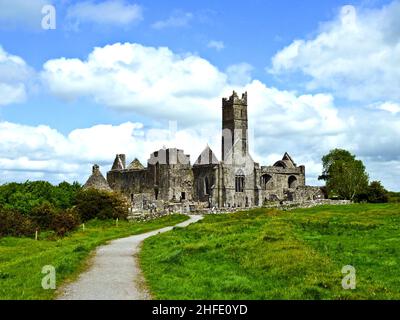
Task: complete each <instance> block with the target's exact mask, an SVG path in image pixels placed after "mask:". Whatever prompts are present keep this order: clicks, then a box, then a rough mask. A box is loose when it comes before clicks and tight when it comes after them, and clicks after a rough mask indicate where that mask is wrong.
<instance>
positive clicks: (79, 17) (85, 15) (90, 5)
mask: <svg viewBox="0 0 400 320" xmlns="http://www.w3.org/2000/svg"><path fill="white" fill-rule="evenodd" d="M66 17H67V20H69V21H70V22H72V24H73V25H75V27H78V26H79V24H81V23H96V24H106V25H113V26H126V25H130V24H132V23H136V22H138V21H140V20H142V19H143V16H142V8H141V7H140V6H139V5H137V4H130V3H129V2H127V1H125V0H107V1H103V2H94V1H82V2H78V3H76V4H74V5H71V6H70V7H69V8H68V10H67V15H66Z"/></svg>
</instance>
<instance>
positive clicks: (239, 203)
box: [85, 92, 324, 211]
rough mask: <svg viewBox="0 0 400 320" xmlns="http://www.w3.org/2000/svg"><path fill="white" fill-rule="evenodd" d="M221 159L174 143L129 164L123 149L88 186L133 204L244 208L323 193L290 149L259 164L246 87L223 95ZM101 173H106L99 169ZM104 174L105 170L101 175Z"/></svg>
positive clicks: (138, 206)
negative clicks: (250, 128)
mask: <svg viewBox="0 0 400 320" xmlns="http://www.w3.org/2000/svg"><path fill="white" fill-rule="evenodd" d="M221 138H222V144H221V145H222V150H221V156H222V160H221V161H219V160H218V158H217V157H216V155H215V154H214V152H213V151H212V150H211V149H210V147H209V146H207V147H206V148H205V149H204V151H203V152H202V153H201V154H200V156H199V157H198V159H197V160H196V161H195V163H194V164H193V166H192V165H191V164H190V156H189V155H186V154H184V151H183V150H179V149H174V148H169V149H161V150H158V151H155V152H153V153H152V154H151V155H150V159H149V160H148V161H147V166H146V167H144V166H143V165H142V164H141V163H140V162H139V160H137V159H135V160H133V161H132V162H131V163H130V164H129V165H128V166H127V165H126V159H125V155H124V154H119V155H117V156H116V158H115V160H114V163H113V166H112V168H111V170H110V171H109V172H107V181H105V179H104V178H103V179H104V180H103V179H101V178H99V177H98V174H99V170H98V167H96V169H95V170H94V171H93V172H94V174H95V175H96V177H97V178H96V179H94V178H93V176H91V177H90V178H89V180H88V182H87V183H86V184H85V188H89V187H96V185H95V184H94V183H93V181H99V183H100V182H101V183H100V184H99V187H101V189H105V184H104V182H107V183H108V185H109V187H110V188H111V189H112V190H114V191H119V192H121V193H123V194H124V195H126V197H127V198H128V200H129V201H130V202H131V204H132V208H134V209H136V210H138V211H140V210H148V209H155V210H156V209H157V208H158V209H160V208H163V209H164V208H165V207H166V206H169V207H174V206H175V205H178V204H179V205H180V206H181V207H182V206H183V207H185V208H186V209H187V210H191V209H193V208H194V207H199V206H202V207H208V208H214V207H215V208H245V207H257V206H262V205H263V204H265V203H269V202H274V201H304V200H317V199H322V198H324V194H323V193H322V191H321V189H320V188H319V187H310V186H306V181H305V167H304V166H297V165H296V163H295V162H294V161H293V159H292V158H291V157H290V155H289V154H288V153H285V154H284V156H283V158H282V159H281V160H279V161H277V162H276V163H275V164H274V165H272V166H260V165H259V164H258V163H256V162H254V160H253V159H252V157H251V155H250V154H249V141H248V113H247V93H244V94H243V95H242V96H241V97H239V96H238V95H237V93H236V92H233V94H232V96H231V97H229V98H228V99H226V98H223V99H222V137H221ZM100 175H101V173H100ZM101 177H102V176H101ZM187 210H184V211H187Z"/></svg>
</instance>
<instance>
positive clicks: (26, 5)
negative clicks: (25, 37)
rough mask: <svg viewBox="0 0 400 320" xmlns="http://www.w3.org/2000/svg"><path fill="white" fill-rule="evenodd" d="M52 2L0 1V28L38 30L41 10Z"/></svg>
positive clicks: (39, 0)
mask: <svg viewBox="0 0 400 320" xmlns="http://www.w3.org/2000/svg"><path fill="white" fill-rule="evenodd" d="M52 3H53V1H52V0H29V1H27V0H12V1H10V0H0V28H2V29H4V28H6V29H10V28H31V29H34V30H39V29H40V28H41V23H42V18H43V15H42V8H43V6H45V5H49V4H52Z"/></svg>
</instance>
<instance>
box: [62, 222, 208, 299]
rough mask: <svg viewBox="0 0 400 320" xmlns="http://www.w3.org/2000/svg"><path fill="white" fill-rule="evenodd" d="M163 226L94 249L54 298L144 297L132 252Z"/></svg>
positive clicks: (147, 295)
mask: <svg viewBox="0 0 400 320" xmlns="http://www.w3.org/2000/svg"><path fill="white" fill-rule="evenodd" d="M201 219H202V216H190V219H189V220H186V221H184V222H182V223H180V224H177V225H176V226H177V227H186V226H188V225H189V224H191V223H194V222H197V221H199V220H201ZM172 228H173V227H166V228H162V229H159V230H155V231H151V232H148V233H143V234H138V235H135V236H130V237H127V238H121V239H117V240H113V241H111V242H110V243H109V244H107V245H104V246H101V247H99V248H97V249H96V252H95V255H94V257H93V259H92V260H91V265H90V267H89V269H88V270H87V271H85V272H83V273H82V274H81V275H80V276H79V278H78V279H77V280H76V281H75V282H73V283H70V284H68V285H66V286H64V287H62V288H60V290H59V294H58V297H57V299H58V300H146V299H150V298H151V297H150V295H149V293H148V292H146V290H145V289H144V285H143V283H144V279H143V276H142V275H141V271H140V269H139V265H138V262H137V258H136V255H137V253H138V252H139V249H140V244H141V243H142V241H143V240H145V239H146V238H149V237H151V236H154V235H156V234H159V233H163V232H167V231H170V230H172Z"/></svg>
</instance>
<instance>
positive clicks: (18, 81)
mask: <svg viewBox="0 0 400 320" xmlns="http://www.w3.org/2000/svg"><path fill="white" fill-rule="evenodd" d="M32 74H33V71H32V69H31V68H30V67H29V66H28V65H27V64H26V63H25V61H24V60H23V59H22V58H20V57H18V56H15V55H11V54H9V53H7V52H6V51H5V50H4V49H3V48H2V47H1V46H0V106H2V105H7V104H12V103H18V102H23V101H24V100H25V99H26V94H27V92H26V91H27V87H26V84H27V82H29V81H30V78H31V76H32Z"/></svg>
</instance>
